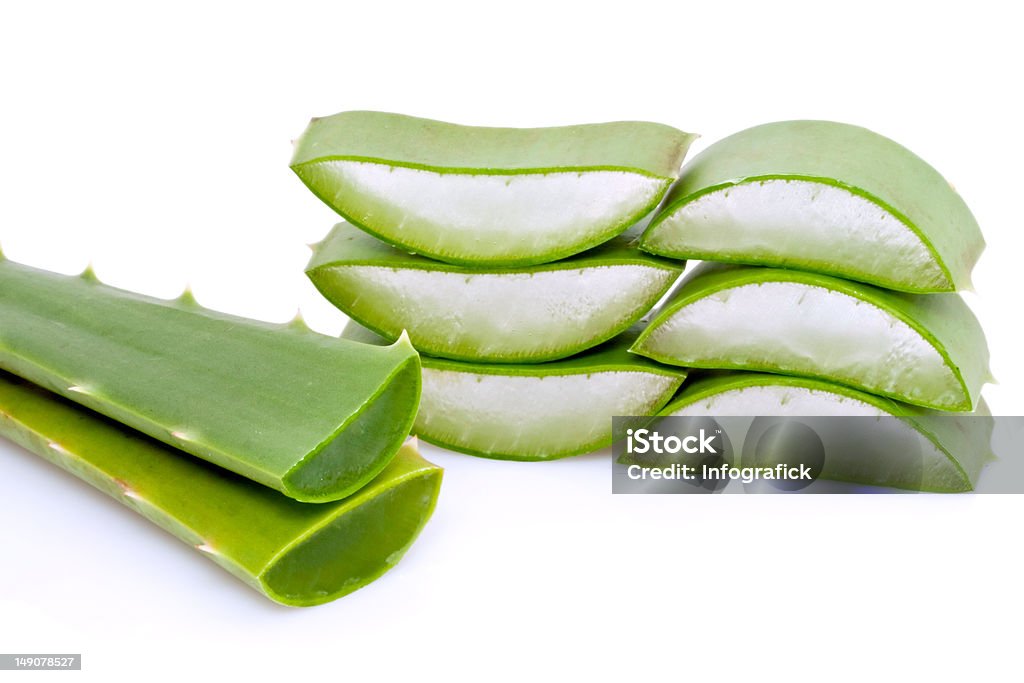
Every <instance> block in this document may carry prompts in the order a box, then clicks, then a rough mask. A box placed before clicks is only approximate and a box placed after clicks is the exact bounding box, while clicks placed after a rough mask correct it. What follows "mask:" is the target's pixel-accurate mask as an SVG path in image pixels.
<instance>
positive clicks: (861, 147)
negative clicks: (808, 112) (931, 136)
mask: <svg viewBox="0 0 1024 683" xmlns="http://www.w3.org/2000/svg"><path fill="white" fill-rule="evenodd" d="M984 246H985V242H984V239H983V238H982V235H981V231H980V229H979V228H978V224H977V222H976V221H975V219H974V217H973V216H972V215H971V212H970V210H969V209H968V208H967V205H966V204H965V203H964V201H963V200H962V199H961V198H960V196H959V195H958V194H957V193H956V191H955V190H954V189H953V188H952V187H951V186H950V184H949V183H948V182H947V181H946V180H945V179H944V178H943V177H942V176H941V175H940V174H939V173H938V172H937V171H936V170H935V169H934V168H932V167H931V166H929V165H928V164H927V163H926V162H925V161H923V160H922V159H921V158H919V157H918V156H916V155H915V154H913V153H912V152H910V151H909V150H907V149H905V148H904V147H902V146H900V145H899V144H897V143H896V142H893V141H892V140H889V139H888V138H885V137H882V136H881V135H878V134H876V133H873V132H871V131H869V130H867V129H864V128H860V127H858V126H851V125H847V124H842V123H835V122H832V121H782V122H778V123H769V124H766V125H762V126H757V127H754V128H750V129H747V130H744V131H741V132H739V133H736V134H734V135H731V136H729V137H727V138H724V139H723V140H720V141H718V142H716V143H715V144H713V145H711V146H710V147H708V148H707V149H706V150H704V151H703V152H702V153H701V154H699V155H697V156H696V157H695V158H694V159H693V160H692V161H691V162H690V163H688V164H687V165H686V166H685V167H684V168H683V170H682V173H681V174H680V177H679V180H678V182H676V184H675V185H674V186H673V187H672V189H671V190H670V191H669V193H668V195H667V196H666V198H665V202H664V203H663V205H662V208H661V209H660V211H659V213H658V215H657V216H656V217H655V218H654V219H653V220H652V221H651V225H650V228H649V229H648V230H647V232H646V233H645V234H644V237H643V240H642V242H641V248H643V249H645V250H648V251H650V252H652V253H656V254H662V255H664V256H673V257H678V258H688V259H707V260H712V261H725V262H730V263H747V264H757V265H767V266H779V267H786V268H797V269H800V270H810V271H817V272H823V273H828V274H831V275H837V276H839V277H844V278H849V279H853V280H859V281H862V282H869V283H872V284H876V285H879V286H882V287H886V288H889V289H895V290H900V291H906V292H950V291H956V290H958V289H964V288H968V287H969V286H970V274H971V269H972V267H973V266H974V263H975V262H976V261H977V259H978V257H979V256H980V254H981V252H982V250H983V249H984Z"/></svg>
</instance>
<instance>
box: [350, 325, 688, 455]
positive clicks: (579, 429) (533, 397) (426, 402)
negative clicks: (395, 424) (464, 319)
mask: <svg viewBox="0 0 1024 683" xmlns="http://www.w3.org/2000/svg"><path fill="white" fill-rule="evenodd" d="M636 335H637V331H635V330H631V331H629V332H626V333H624V334H622V335H619V337H617V338H616V339H613V340H612V341H610V342H607V343H606V344H604V345H602V346H599V347H598V348H596V349H593V350H591V351H588V352H586V353H583V354H580V355H578V356H574V357H572V358H569V359H566V360H560V361H555V362H551V363H535V364H523V365H495V364H487V363H468V362H462V361H453V360H447V359H442V358H432V357H430V356H423V359H422V360H423V396H422V398H421V400H420V410H419V414H418V415H417V416H416V424H415V426H414V427H413V430H414V432H415V433H416V434H417V435H418V436H419V437H420V438H422V439H423V440H424V441H427V442H429V443H432V444H434V445H437V446H442V447H444V448H449V449H451V450H455V451H460V452H462V453H468V454H470V455H476V456H480V457H484V458H497V459H502V460H554V459H556V458H564V457H567V456H571V455H580V454H582V453H589V452H590V451H593V450H596V449H598V448H602V447H604V446H607V445H608V444H610V443H611V442H612V440H613V439H614V438H617V436H618V435H614V434H613V433H612V417H613V416H615V415H654V414H655V413H656V412H657V411H658V409H659V408H661V407H662V406H663V405H665V403H667V402H668V400H669V399H670V398H671V397H672V395H673V394H674V393H675V392H676V390H677V389H678V388H679V386H680V385H681V384H682V382H683V380H684V379H685V377H686V372H685V371H684V370H682V369H680V368H672V367H666V366H663V365H658V364H657V363H653V362H651V361H648V360H646V359H644V358H639V357H637V356H635V355H632V354H630V353H629V352H628V349H629V345H630V344H631V343H632V342H633V341H634V340H635V339H636ZM342 336H343V337H344V338H346V339H352V340H356V341H361V342H365V343H369V344H381V343H385V341H384V340H383V339H382V338H381V337H379V336H378V335H376V334H374V333H373V332H371V331H370V330H367V329H366V328H365V327H362V326H360V325H359V324H358V323H355V322H349V323H348V324H347V325H346V326H345V330H344V331H343V332H342Z"/></svg>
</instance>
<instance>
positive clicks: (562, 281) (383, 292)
mask: <svg viewBox="0 0 1024 683" xmlns="http://www.w3.org/2000/svg"><path fill="white" fill-rule="evenodd" d="M633 241H634V240H633V236H632V235H630V234H626V235H620V236H619V237H616V238H614V239H613V240H611V241H610V242H608V243H606V244H604V245H602V246H600V247H597V248H595V249H591V250H589V251H587V252H585V253H583V254H579V255H577V256H575V257H573V258H570V259H567V260H564V261H559V262H557V263H551V264H545V265H542V266H530V267H522V268H516V269H488V270H482V269H469V268H464V267H461V266H454V265H449V264H444V263H439V262H437V261H432V260H430V259H426V258H423V257H420V256H413V255H410V254H408V253H405V252H403V251H401V250H399V249H395V248H394V247H391V246H389V245H387V244H384V243H383V242H381V241H379V240H376V239H374V238H373V237H370V236H368V235H366V234H365V233H363V232H361V231H360V230H357V229H356V228H354V227H352V226H351V225H348V224H346V223H340V224H338V225H337V226H335V228H334V230H333V231H332V232H331V233H330V235H328V236H327V238H326V239H325V240H324V241H323V242H321V243H320V244H319V245H317V246H316V247H315V250H314V254H313V257H312V260H311V261H310V263H309V266H308V267H307V270H306V272H307V274H308V275H309V278H310V279H311V280H312V282H313V284H314V285H315V286H316V287H317V289H319V290H320V292H321V293H322V294H323V295H324V296H325V297H326V298H327V299H328V300H329V301H331V302H332V303H333V304H334V305H336V306H337V307H338V308H340V309H341V310H342V311H344V312H345V314H346V315H348V316H349V317H351V318H353V319H354V320H357V321H359V322H360V323H361V324H363V325H364V326H366V327H369V328H370V329H372V330H374V331H376V332H377V333H379V334H380V335H381V336H383V337H385V338H387V339H389V340H394V339H397V338H398V337H399V336H400V335H401V333H402V331H403V330H407V331H408V333H409V337H410V338H411V339H412V343H413V345H414V346H415V347H416V348H417V349H419V350H420V351H422V352H423V353H428V354H432V355H435V356H443V357H446V358H454V359H461V360H479V361H487V362H491V363H513V362H539V361H545V360H552V359H557V358H564V357H566V356H570V355H572V354H574V353H578V352H580V351H583V350H584V349H587V348H590V347H593V346H596V345H597V344H600V343H601V342H603V341H606V340H608V339H610V338H612V337H613V336H615V335H616V334H618V333H620V332H622V331H624V330H626V329H627V328H629V327H630V326H631V325H632V324H633V323H635V322H636V321H637V320H639V319H640V318H641V316H643V315H644V314H645V313H647V312H648V311H649V310H650V308H651V307H652V306H653V305H654V304H655V303H656V302H657V301H658V299H660V298H661V297H662V295H664V294H665V292H666V291H668V289H669V287H671V286H672V283H673V282H675V281H676V279H678V277H679V275H680V273H681V272H682V268H683V265H684V264H681V263H679V262H676V261H672V260H670V259H662V258H659V257H654V256H650V255H648V254H644V253H642V252H640V251H639V250H638V249H636V247H635V246H634V244H633Z"/></svg>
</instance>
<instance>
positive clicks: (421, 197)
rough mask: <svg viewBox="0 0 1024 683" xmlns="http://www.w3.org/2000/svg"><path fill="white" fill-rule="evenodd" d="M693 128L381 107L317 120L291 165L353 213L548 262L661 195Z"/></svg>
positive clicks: (403, 238) (472, 259)
mask: <svg viewBox="0 0 1024 683" xmlns="http://www.w3.org/2000/svg"><path fill="white" fill-rule="evenodd" d="M693 138H694V136H693V135H690V134H688V133H683V132H681V131H679V130H676V129H675V128H671V127H669V126H664V125H661V124H658V123H646V122H635V121H625V122H615V123H601V124H587V125H578V126H564V127H558V128H481V127H474V126H460V125H455V124H451V123H444V122H441V121H432V120H429V119H421V118H415V117H412V116H403V115H400V114H388V113H383V112H371V111H351V112H343V113H341V114H335V115H334V116H328V117H325V118H317V119H313V120H312V122H310V124H309V127H308V128H307V129H306V131H305V133H303V135H302V137H301V138H300V139H299V140H298V142H297V143H296V147H295V154H294V157H293V159H292V169H293V170H294V171H295V173H296V174H297V175H298V176H299V178H300V179H302V182H304V183H305V184H306V185H307V186H308V187H309V189H310V190H312V191H313V193H314V194H315V195H316V196H317V197H319V198H320V199H321V200H323V201H324V202H325V203H326V204H327V205H328V206H330V207H331V208H333V209H334V210H335V211H337V212H338V213H340V214H341V215H342V216H344V217H345V219H346V220H348V221H349V222H351V223H353V224H354V225H357V226H359V227H360V228H362V229H364V230H366V231H367V232H370V233H372V234H374V235H376V236H377V237H379V238H381V239H383V240H386V241H388V242H390V243H392V244H395V245H399V246H401V247H403V248H405V249H406V250H410V251H414V252H417V253H421V254H426V255H428V256H430V257H432V258H435V259H439V260H442V261H447V262H449V263H461V264H489V265H525V264H533V263H545V262H547V261H554V260H556V259H559V258H564V257H566V256H570V255H572V254H575V253H578V252H580V251H583V250H584V249H587V248H589V247H592V246H595V245H597V244H600V243H602V242H604V241H606V240H608V239H610V238H612V237H614V236H615V235H617V234H619V233H621V232H622V231H624V230H626V229H627V228H629V227H630V226H631V225H633V224H634V223H636V222H637V221H638V220H639V219H640V218H642V217H644V216H646V215H647V214H648V213H650V212H651V211H652V210H653V209H654V208H655V207H656V206H657V205H658V202H659V201H661V199H662V197H663V196H664V194H665V192H666V191H667V190H668V188H669V186H670V185H671V183H672V181H673V180H674V179H675V178H676V177H677V175H678V171H679V166H680V164H681V163H682V160H683V157H684V156H685V155H686V150H687V149H688V147H689V145H690V142H691V141H692V140H693Z"/></svg>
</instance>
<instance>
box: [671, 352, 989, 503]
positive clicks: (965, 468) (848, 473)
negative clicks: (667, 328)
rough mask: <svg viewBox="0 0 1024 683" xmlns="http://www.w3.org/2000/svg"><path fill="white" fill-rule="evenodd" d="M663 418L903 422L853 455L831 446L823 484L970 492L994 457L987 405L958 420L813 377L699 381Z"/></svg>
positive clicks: (715, 376)
mask: <svg viewBox="0 0 1024 683" xmlns="http://www.w3.org/2000/svg"><path fill="white" fill-rule="evenodd" d="M661 415H672V416H680V417H728V416H751V417H754V416H757V417H762V418H763V417H787V416H788V417H853V418H864V419H868V418H889V417H893V418H899V419H898V420H892V421H889V422H883V423H877V422H872V423H870V424H871V429H869V430H866V432H871V433H870V434H865V438H863V439H857V440H856V441H857V443H852V444H849V446H850V448H848V449H845V448H843V447H842V444H835V443H833V444H830V446H831V447H830V448H829V457H828V459H827V460H826V465H825V468H824V470H823V471H822V473H821V477H822V478H825V479H831V480H835V481H846V482H853V483H862V484H869V485H872V486H890V487H895V488H912V489H916V490H923V491H933V492H958V491H970V490H972V489H973V488H974V485H975V484H976V483H977V480H978V476H979V475H980V473H981V470H982V468H984V466H985V465H986V464H987V463H988V462H989V461H990V460H991V459H992V457H993V456H992V452H991V448H990V442H991V435H992V418H991V417H990V416H989V414H988V409H987V407H985V404H984V401H981V403H980V405H979V408H978V411H977V412H976V413H975V414H971V415H950V414H949V413H939V412H936V411H932V410H929V409H927V408H919V407H916V406H911V405H907V404H904V403H897V402H896V401H892V400H890V399H888V398H885V397H882V396H876V395H873V394H868V393H864V392H862V391H858V390H856V389H851V388H850V387H846V386H842V385H839V384H833V383H831V382H825V381H822V380H818V379H811V378H807V377H791V376H784V375H771V374H762V373H752V372H727V373H710V374H706V375H705V376H703V377H700V376H698V377H697V378H696V379H694V380H693V381H691V382H689V383H687V385H686V386H685V387H684V388H683V390H682V391H680V392H679V394H678V396H676V398H674V399H673V400H672V402H671V403H670V404H669V405H667V406H666V407H665V408H664V409H663V410H662V411H661ZM825 425H826V427H827V426H828V423H825ZM753 427H754V425H752V429H753ZM848 431H849V430H848V429H847V430H844V433H846V435H847V436H848ZM919 437H923V439H922V438H919ZM751 438H752V437H751V436H750V435H748V436H747V439H748V440H749V439H751ZM897 444H906V445H908V446H911V447H907V448H899V447H898V446H897Z"/></svg>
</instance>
